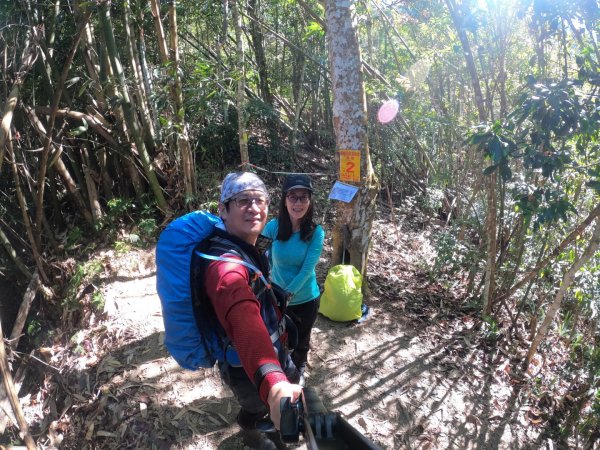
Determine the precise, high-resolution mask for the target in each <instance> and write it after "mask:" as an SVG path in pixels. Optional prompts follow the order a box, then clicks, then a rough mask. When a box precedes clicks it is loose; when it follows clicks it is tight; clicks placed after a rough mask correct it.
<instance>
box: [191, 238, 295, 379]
mask: <svg viewBox="0 0 600 450" xmlns="http://www.w3.org/2000/svg"><path fill="white" fill-rule="evenodd" d="M198 253H203V254H205V255H209V256H211V257H215V258H222V257H224V255H225V257H227V256H226V254H229V255H235V256H238V257H239V258H241V259H242V261H244V262H245V263H248V264H251V265H252V266H253V267H254V268H255V269H257V270H258V271H260V273H262V275H263V277H264V278H263V277H259V276H258V273H257V272H256V270H255V269H251V268H248V267H246V269H247V270H248V275H249V278H250V287H251V288H252V292H254V295H256V298H257V299H258V302H259V303H260V315H261V318H262V320H263V322H264V324H265V327H266V329H267V332H268V333H269V335H270V336H271V342H272V343H273V348H274V349H275V352H276V354H277V356H278V359H279V363H280V364H281V367H283V368H285V367H286V363H287V359H288V358H287V355H288V351H287V348H286V347H285V345H284V344H283V342H282V339H281V338H282V336H283V334H284V331H285V325H284V324H285V320H284V314H285V307H286V299H285V298H284V295H281V293H280V292H277V291H279V290H278V289H277V288H275V289H274V288H273V287H272V285H271V283H270V280H269V261H268V259H267V257H266V256H265V255H264V254H259V253H258V251H257V250H256V248H255V247H254V246H253V245H250V244H248V243H247V242H245V241H242V240H241V239H239V238H236V237H235V236H233V235H231V234H229V233H227V232H225V231H223V230H221V229H218V228H217V229H215V231H214V232H213V233H212V234H211V236H209V237H208V238H206V239H204V240H203V241H202V242H200V243H199V244H198V245H197V246H196V248H195V249H194V254H193V256H192V270H191V280H190V281H191V286H192V300H193V304H194V314H195V317H196V323H197V324H198V327H199V328H200V329H201V331H202V333H206V332H207V331H208V332H212V333H215V334H216V335H217V336H218V339H217V340H216V341H217V342H220V348H207V351H208V352H209V354H211V355H213V357H214V358H215V359H216V360H217V361H220V362H226V363H228V364H230V365H231V366H234V367H239V366H241V362H240V359H239V356H238V354H237V351H236V350H235V348H234V347H233V344H232V342H231V340H230V339H229V338H228V337H227V335H226V333H225V330H224V329H223V326H222V325H221V323H220V322H219V320H218V318H217V316H216V314H215V311H214V308H213V305H212V303H211V300H209V299H208V298H207V295H206V289H205V286H204V284H205V276H206V268H207V267H208V265H209V264H210V263H211V260H210V259H208V258H206V257H202V256H200V255H199V254H198ZM265 280H266V281H267V283H268V284H265ZM212 301H213V302H217V301H219V299H218V298H217V299H212ZM279 317H281V319H280V318H279ZM210 342H211V340H210V339H209V340H207V342H205V344H206V345H207V346H209V347H210V345H211V344H210Z"/></svg>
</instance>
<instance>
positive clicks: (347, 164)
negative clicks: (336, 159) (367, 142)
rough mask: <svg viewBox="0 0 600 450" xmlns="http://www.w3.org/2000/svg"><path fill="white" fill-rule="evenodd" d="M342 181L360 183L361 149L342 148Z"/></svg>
mask: <svg viewBox="0 0 600 450" xmlns="http://www.w3.org/2000/svg"><path fill="white" fill-rule="evenodd" d="M340 181H351V182H355V183H360V150H340Z"/></svg>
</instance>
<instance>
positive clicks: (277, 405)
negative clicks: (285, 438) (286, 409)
mask: <svg viewBox="0 0 600 450" xmlns="http://www.w3.org/2000/svg"><path fill="white" fill-rule="evenodd" d="M301 393H302V386H300V385H298V384H291V383H288V382H287V381H280V382H279V383H277V384H276V385H275V386H273V387H272V388H271V390H270V391H269V395H268V397H267V402H268V403H269V411H270V413H269V415H270V416H271V420H272V421H273V424H274V425H275V428H277V429H278V430H279V429H280V428H279V427H280V423H281V399H282V398H285V397H290V398H291V399H292V403H294V402H297V401H298V399H299V398H300V394H301Z"/></svg>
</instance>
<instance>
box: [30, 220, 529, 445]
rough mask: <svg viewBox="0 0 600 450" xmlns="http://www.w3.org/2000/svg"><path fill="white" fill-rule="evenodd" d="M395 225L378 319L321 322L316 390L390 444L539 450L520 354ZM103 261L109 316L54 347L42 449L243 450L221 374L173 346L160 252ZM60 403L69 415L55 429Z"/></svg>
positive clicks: (380, 244) (378, 292)
mask: <svg viewBox="0 0 600 450" xmlns="http://www.w3.org/2000/svg"><path fill="white" fill-rule="evenodd" d="M390 229H392V228H390V225H389V223H387V224H386V223H384V222H377V223H376V224H375V231H374V245H373V249H372V252H371V266H372V267H373V269H372V270H371V271H370V282H371V286H372V289H373V292H372V297H371V299H370V302H369V303H370V307H371V314H370V317H369V319H368V320H367V321H366V322H364V323H362V324H360V325H357V324H345V323H335V322H332V321H329V320H328V319H326V318H324V317H321V316H320V317H319V318H318V320H317V323H316V326H315V329H314V335H313V347H314V348H313V351H312V352H311V354H310V360H309V363H310V367H309V373H308V375H309V376H308V382H307V383H308V385H311V386H314V387H316V389H317V391H318V392H319V393H320V395H321V397H322V399H323V402H324V403H325V405H326V406H327V407H328V408H330V409H331V410H338V411H341V412H342V413H343V414H344V416H345V417H346V419H347V420H348V421H349V422H350V423H351V424H352V425H354V426H355V427H356V428H357V429H359V430H360V431H362V432H363V433H364V434H365V435H367V436H368V437H369V438H371V439H372V440H373V441H375V442H377V443H378V444H379V445H381V446H382V447H383V448H387V449H404V448H406V449H437V448H440V449H442V448H443V449H471V448H472V449H494V448H529V446H528V444H527V442H531V440H532V438H533V437H534V436H535V435H537V433H538V431H537V430H536V429H534V428H531V426H530V425H529V422H528V421H527V420H526V418H525V416H526V410H527V407H526V405H520V404H519V400H518V398H519V389H518V386H517V387H515V383H514V380H512V379H511V378H510V376H508V374H507V371H506V367H507V363H508V360H509V356H508V355H503V354H501V353H498V352H495V353H492V354H491V355H489V356H485V355H487V353H486V352H485V351H484V350H485V349H482V347H481V345H480V344H475V343H473V342H472V341H474V339H475V338H474V337H473V336H472V332H471V330H472V328H473V326H474V324H475V319H474V318H472V317H471V316H469V314H468V313H462V314H456V313H454V312H453V311H455V310H456V308H457V307H458V306H457V304H455V303H454V302H455V300H454V297H453V295H452V294H451V293H450V292H447V291H444V290H442V289H441V288H440V287H439V286H438V285H437V284H436V283H431V282H430V281H428V280H427V279H426V278H425V277H424V276H423V275H422V274H421V272H420V269H419V265H420V264H423V263H426V262H427V261H428V260H431V258H432V257H433V254H432V252H431V248H430V247H429V245H428V241H427V235H426V234H423V233H422V232H412V231H410V230H403V231H402V232H401V233H397V234H396V233H393V232H390ZM326 258H327V255H326V253H325V258H324V259H323V260H322V262H321V264H320V265H319V271H320V274H319V277H320V278H321V280H322V279H323V278H324V273H325V270H326V268H327V266H328V262H327V259H326ZM97 259H98V260H100V261H101V262H102V263H103V264H104V267H105V275H104V277H103V280H102V284H101V286H99V289H101V292H102V294H103V296H104V298H105V300H106V306H105V311H106V314H105V317H102V318H98V319H97V320H96V323H95V325H94V326H93V327H91V328H90V329H89V330H88V331H85V332H83V331H81V332H79V333H78V334H77V336H76V337H74V338H73V339H71V342H72V345H70V346H69V347H68V348H64V349H62V350H59V349H58V346H57V348H56V349H54V350H53V356H52V357H51V358H50V361H49V363H50V364H51V365H55V366H61V374H62V375H61V376H60V377H59V380H61V381H59V382H55V381H53V380H54V378H48V380H49V382H48V386H47V389H46V390H45V391H44V392H42V393H38V394H37V397H36V398H34V397H33V396H30V397H28V398H27V399H26V402H27V401H28V402H29V404H28V405H27V406H26V411H27V413H28V415H29V418H30V420H32V421H40V422H41V428H42V429H48V430H49V431H48V432H47V436H44V437H41V438H39V442H40V443H41V444H42V445H43V446H44V448H52V445H55V446H56V447H57V448H65V449H71V448H72V449H82V448H102V449H109V448H110V449H113V448H144V449H146V448H148V449H150V448H159V449H238V448H244V445H243V443H242V441H241V438H240V434H239V428H238V427H237V425H236V424H235V414H236V413H237V410H238V407H237V405H236V402H235V400H234V399H233V397H232V394H231V392H230V391H229V390H228V389H227V388H225V387H224V386H223V385H222V384H221V381H220V379H219V377H218V374H217V373H215V372H214V371H213V370H200V371H197V372H190V371H186V370H183V369H181V368H179V367H178V366H177V364H176V363H175V362H174V361H173V359H171V358H170V357H169V356H168V355H167V353H166V351H165V348H164V346H163V344H162V341H163V327H162V317H161V309H160V302H159V300H158V297H157V295H156V289H155V267H154V253H153V249H146V250H135V251H132V252H130V253H128V254H126V255H121V256H119V255H117V254H115V253H114V252H112V251H110V252H106V253H103V254H100V255H98V256H97ZM82 349H83V350H82ZM482 355H484V356H482ZM48 409H50V410H51V411H54V412H56V414H55V415H54V417H60V419H58V420H54V421H53V422H51V423H44V420H45V419H44V416H45V415H46V414H45V411H48ZM30 423H31V422H30ZM44 427H45V428H44Z"/></svg>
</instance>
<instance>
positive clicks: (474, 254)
mask: <svg viewBox="0 0 600 450" xmlns="http://www.w3.org/2000/svg"><path fill="white" fill-rule="evenodd" d="M456 231H457V230H456V229H455V228H454V227H453V228H450V229H444V230H442V231H440V232H439V233H438V234H436V236H435V238H434V239H435V240H434V242H435V244H434V245H435V249H436V258H435V262H434V265H433V268H432V271H431V273H430V276H431V277H432V278H433V279H436V280H439V279H440V278H441V277H442V276H445V277H450V278H452V277H454V276H455V275H456V274H457V273H458V272H460V271H462V270H465V268H467V267H470V266H471V265H472V264H476V263H477V259H478V256H479V249H478V248H477V247H476V246H471V245H469V244H468V243H466V242H464V241H461V240H459V239H458V238H457V237H456V235H457V232H456Z"/></svg>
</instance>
